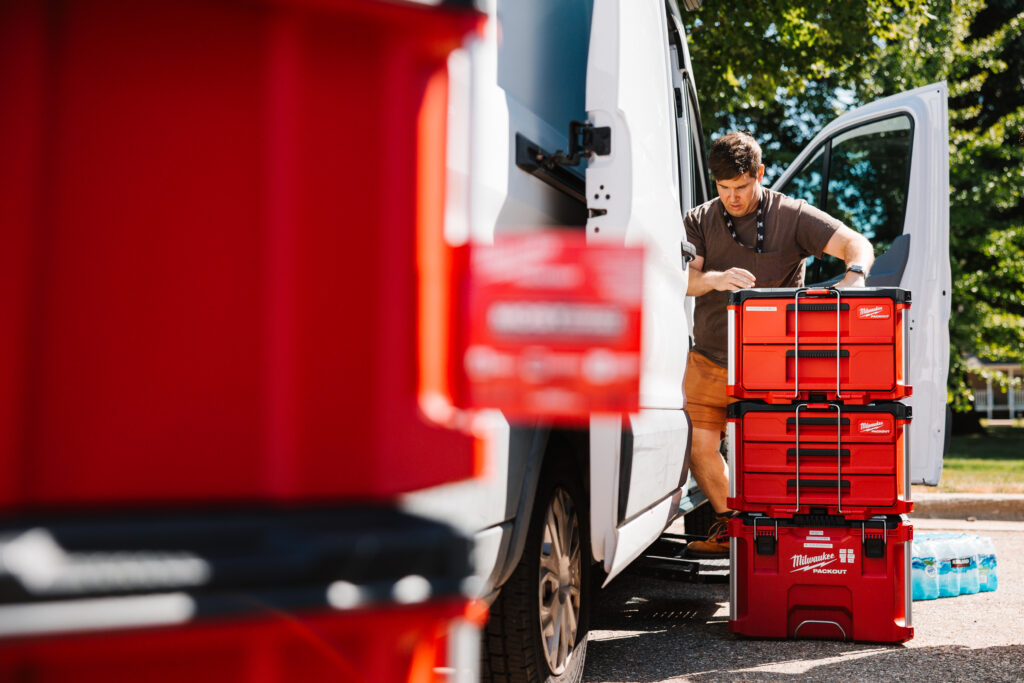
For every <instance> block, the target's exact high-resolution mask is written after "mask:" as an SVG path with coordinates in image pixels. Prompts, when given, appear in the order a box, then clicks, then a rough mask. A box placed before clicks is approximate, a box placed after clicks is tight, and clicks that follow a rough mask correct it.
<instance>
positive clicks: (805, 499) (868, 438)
mask: <svg viewBox="0 0 1024 683" xmlns="http://www.w3.org/2000/svg"><path fill="white" fill-rule="evenodd" d="M727 415H728V418H729V423H728V427H727V428H728V430H729V438H730V442H731V443H732V444H733V457H732V458H730V461H729V469H730V474H729V488H730V491H729V499H728V500H729V506H730V507H732V508H733V509H736V510H744V511H758V512H764V513H767V514H769V515H771V516H773V517H792V516H793V515H796V514H809V513H812V512H814V513H816V514H836V515H845V516H846V517H848V518H851V519H864V518H866V517H871V516H874V515H877V514H900V513H904V512H910V511H911V510H912V509H913V503H912V502H911V501H910V483H909V473H910V468H909V466H908V458H907V455H908V453H909V450H908V447H907V441H908V431H907V426H908V425H909V424H910V420H911V408H910V406H906V405H903V404H901V403H883V404H878V405H866V406H864V405H843V404H838V403H825V404H806V403H798V404H795V405H772V404H764V403H755V402H752V401H740V402H737V403H733V404H731V405H730V406H729V407H728V409H727Z"/></svg>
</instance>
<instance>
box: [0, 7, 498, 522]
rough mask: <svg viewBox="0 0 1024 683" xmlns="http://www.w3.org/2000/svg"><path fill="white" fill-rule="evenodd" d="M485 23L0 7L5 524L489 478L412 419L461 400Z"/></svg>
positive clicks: (365, 13)
mask: <svg viewBox="0 0 1024 683" xmlns="http://www.w3.org/2000/svg"><path fill="white" fill-rule="evenodd" d="M480 21H481V15H479V14H477V13H476V12H474V11H470V10H459V9H456V8H437V7H426V6H424V5H423V4H422V3H419V4H415V3H398V2H366V1H363V0H332V1H331V2H321V1H319V0H258V1H256V0H254V1H251V2H246V1H241V2H238V1H234V0H210V1H209V2H178V1H177V0H98V1H95V2H94V1H93V0H67V1H66V2H60V3H46V2H17V3H10V2H4V3H0V101H2V102H3V106H2V107H0V149H3V150H4V152H3V154H2V155H0V207H3V209H2V210H3V222H2V227H0V231H2V232H0V236H2V241H3V248H2V249H0V512H2V511H4V510H8V511H10V510H15V509H19V508H32V507H40V506H51V505H59V506H68V505H114V504H137V503H143V504H149V505H152V504H159V503H165V502H166V503H182V502H188V503H191V502H199V501H214V500H215V501H221V502H223V501H228V500H232V501H242V502H247V501H248V502H251V501H257V500H273V501H278V502H309V501H325V500H338V499H356V498H358V499H360V500H367V499H373V500H384V499H391V498H393V497H394V496H396V495H398V494H400V493H404V492H407V491H412V490H417V489H421V488H424V487H427V486H433V485H436V484H440V483H444V482H448V481H454V480H458V479H465V478H469V477H472V476H474V475H475V474H477V473H478V472H479V471H480V469H479V468H480V463H479V460H478V456H477V454H476V453H475V452H474V443H473V440H472V438H470V437H469V436H468V435H467V434H465V433H462V432H459V431H457V430H452V429H446V428H444V426H442V425H439V424H435V423H433V422H431V421H430V420H428V419H425V418H424V411H423V410H422V409H421V398H422V397H423V396H424V395H426V394H430V395H433V396H439V395H443V394H444V390H445V387H444V386H442V384H443V380H439V379H436V378H437V377H447V375H448V373H447V369H446V367H445V366H444V362H445V356H444V352H443V349H444V341H443V340H437V339H434V337H437V336H438V335H444V334H446V333H447V332H448V330H449V329H450V326H449V316H448V308H449V303H448V302H449V301H450V292H449V291H448V290H447V289H446V278H447V277H448V270H447V266H446V258H448V257H447V256H446V252H445V250H444V247H443V222H444V215H445V210H446V207H445V201H444V200H445V187H444V177H445V139H446V113H447V111H448V97H447V93H448V72H447V67H446V65H447V58H448V55H449V54H450V53H451V52H452V50H454V49H457V48H459V47H461V46H462V45H463V44H464V41H465V40H466V39H467V37H468V36H471V35H472V34H473V32H474V31H475V30H476V29H477V27H478V26H479V25H480ZM448 208H450V209H452V210H456V211H457V210H459V207H457V206H455V207H448ZM425 282H426V283H427V284H430V285H431V286H430V287H427V286H424V283H425ZM425 335H433V336H432V337H431V339H432V342H435V343H432V344H430V345H424V344H421V341H422V338H423V337H424V336H425ZM431 373H432V374H431ZM428 376H430V377H434V378H435V379H434V380H431V382H427V381H425V378H428ZM428 385H429V386H428Z"/></svg>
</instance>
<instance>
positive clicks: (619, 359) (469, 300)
mask: <svg viewBox="0 0 1024 683" xmlns="http://www.w3.org/2000/svg"><path fill="white" fill-rule="evenodd" d="M468 267H469V269H468V274H467V278H466V283H467V291H466V297H465V299H464V302H465V307H464V308H463V309H462V310H463V311H464V320H463V321H461V322H462V324H463V330H464V332H465V334H464V336H463V338H464V345H463V349H464V350H463V352H462V354H461V360H462V370H463V376H462V377H459V378H457V381H456V386H459V387H460V388H461V392H460V393H461V397H460V398H461V400H460V403H461V404H463V406H464V407H467V408H499V409H501V410H503V411H505V413H506V414H507V415H509V416H511V417H544V418H549V419H555V420H557V419H570V420H576V419H585V418H586V417H587V416H588V415H589V414H590V413H592V412H631V411H636V410H637V409H638V408H639V397H640V329H641V328H640V324H641V296H642V292H643V250H642V249H641V248H638V247H613V246H609V245H592V246H587V244H586V240H585V237H584V235H583V234H581V233H576V232H568V231H548V232H540V233H531V234H526V235H519V236H515V237H508V238H504V239H500V240H498V241H497V242H496V243H495V244H494V245H486V246H485V245H473V246H471V247H469V258H468Z"/></svg>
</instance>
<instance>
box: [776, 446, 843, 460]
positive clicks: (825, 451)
mask: <svg viewBox="0 0 1024 683" xmlns="http://www.w3.org/2000/svg"><path fill="white" fill-rule="evenodd" d="M800 453H802V454H803V455H809V456H815V455H833V454H834V453H835V451H833V450H832V449H831V448H805V449H803V450H802V451H800ZM796 454H797V450H796V449H795V448H790V449H789V450H787V451H786V457H789V456H791V455H796ZM849 455H850V449H849V448H841V449H839V457H841V458H845V457H849Z"/></svg>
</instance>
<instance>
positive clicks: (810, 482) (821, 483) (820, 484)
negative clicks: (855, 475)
mask: <svg viewBox="0 0 1024 683" xmlns="http://www.w3.org/2000/svg"><path fill="white" fill-rule="evenodd" d="M786 486H806V487H807V488H811V489H825V488H829V489H831V488H836V487H838V486H842V487H843V488H844V489H848V488H850V481H849V480H848V479H789V480H787V481H786Z"/></svg>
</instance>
